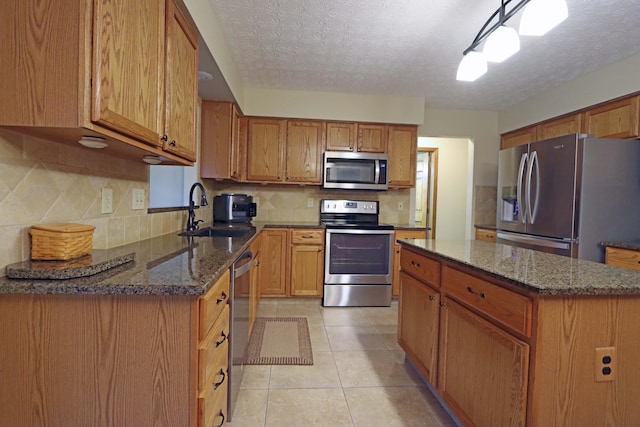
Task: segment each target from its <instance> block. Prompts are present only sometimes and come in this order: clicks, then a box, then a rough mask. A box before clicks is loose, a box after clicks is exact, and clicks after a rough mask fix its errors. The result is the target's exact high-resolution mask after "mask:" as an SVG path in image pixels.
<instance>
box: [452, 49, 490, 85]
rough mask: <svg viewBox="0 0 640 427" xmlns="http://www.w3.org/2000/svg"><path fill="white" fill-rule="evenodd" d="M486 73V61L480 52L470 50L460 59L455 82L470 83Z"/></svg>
mask: <svg viewBox="0 0 640 427" xmlns="http://www.w3.org/2000/svg"><path fill="white" fill-rule="evenodd" d="M486 72H487V61H485V59H484V55H482V53H480V52H476V51H475V50H472V51H471V52H469V53H467V54H466V55H465V56H463V57H462V61H460V65H458V74H457V75H456V80H461V81H465V82H472V81H474V80H476V79H478V78H479V77H480V76H482V75H483V74H484V73H486Z"/></svg>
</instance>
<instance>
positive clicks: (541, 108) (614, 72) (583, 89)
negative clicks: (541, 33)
mask: <svg viewBox="0 0 640 427" xmlns="http://www.w3.org/2000/svg"><path fill="white" fill-rule="evenodd" d="M570 64H571V62H570V60H569V62H568V63H567V65H568V66H570ZM639 70H640V54H638V55H634V56H631V57H629V58H626V59H624V60H622V61H619V62H616V63H614V64H611V65H608V66H606V67H604V68H601V69H600V70H596V71H593V72H591V73H588V74H585V75H584V76H582V77H579V78H577V79H575V80H572V81H570V82H567V83H564V84H562V85H560V86H558V87H555V88H553V89H551V90H549V91H547V92H543V93H541V94H539V95H536V96H533V97H531V98H529V99H527V100H526V101H523V102H521V103H519V104H516V105H513V106H510V107H509V108H507V109H505V110H502V111H500V114H499V126H498V127H499V133H504V132H508V131H510V130H513V129H517V128H520V127H523V126H526V125H529V124H532V123H537V122H540V121H542V120H546V119H549V118H551V117H555V116H559V115H561V114H565V113H569V112H571V111H575V110H579V109H581V108H585V107H588V106H590V105H594V104H598V103H600V102H604V101H608V100H610V99H613V98H617V97H620V96H623V95H627V94H630V93H633V92H638V91H640V77H639Z"/></svg>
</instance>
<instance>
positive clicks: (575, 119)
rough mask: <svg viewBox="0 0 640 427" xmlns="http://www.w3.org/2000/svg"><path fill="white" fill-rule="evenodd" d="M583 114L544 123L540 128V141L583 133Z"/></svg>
mask: <svg viewBox="0 0 640 427" xmlns="http://www.w3.org/2000/svg"><path fill="white" fill-rule="evenodd" d="M582 123H583V114H582V113H577V114H572V115H570V116H565V117H560V118H558V119H555V120H551V121H548V122H544V123H542V124H540V125H539V127H538V135H537V136H538V139H540V140H542V139H549V138H555V137H556V136H563V135H569V134H571V133H581V132H582V128H583V124H582Z"/></svg>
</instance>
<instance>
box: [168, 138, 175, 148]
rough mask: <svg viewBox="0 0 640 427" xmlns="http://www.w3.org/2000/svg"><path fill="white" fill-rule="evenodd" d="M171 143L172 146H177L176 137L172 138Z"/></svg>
mask: <svg viewBox="0 0 640 427" xmlns="http://www.w3.org/2000/svg"><path fill="white" fill-rule="evenodd" d="M169 145H170V146H172V147H175V146H176V140H175V139H173V140H171V142H170V143H169Z"/></svg>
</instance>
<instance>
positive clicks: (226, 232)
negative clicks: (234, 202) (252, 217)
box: [179, 227, 255, 237]
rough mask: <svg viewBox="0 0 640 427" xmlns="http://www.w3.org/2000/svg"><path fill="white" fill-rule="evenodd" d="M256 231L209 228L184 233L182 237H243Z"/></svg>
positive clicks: (246, 228)
mask: <svg viewBox="0 0 640 427" xmlns="http://www.w3.org/2000/svg"><path fill="white" fill-rule="evenodd" d="M253 231H255V227H240V228H231V227H219V228H218V227H207V228H202V229H200V230H194V231H183V232H182V233H179V235H180V236H193V237H243V236H245V235H247V234H249V233H252V232H253Z"/></svg>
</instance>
